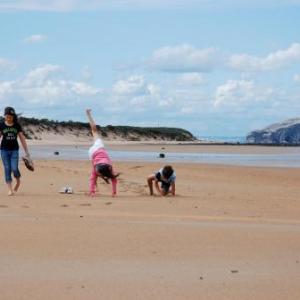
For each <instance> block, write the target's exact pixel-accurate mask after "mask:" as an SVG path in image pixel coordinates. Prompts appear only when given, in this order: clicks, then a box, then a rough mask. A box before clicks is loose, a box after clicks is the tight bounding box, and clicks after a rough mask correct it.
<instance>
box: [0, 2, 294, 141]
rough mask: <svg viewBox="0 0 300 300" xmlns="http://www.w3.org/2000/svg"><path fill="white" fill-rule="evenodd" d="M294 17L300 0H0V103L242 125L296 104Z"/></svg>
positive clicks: (207, 125) (156, 121)
mask: <svg viewBox="0 0 300 300" xmlns="http://www.w3.org/2000/svg"><path fill="white" fill-rule="evenodd" d="M216 3H217V4H216ZM299 28H300V0H299V1H298V0H294V1H293V0H291V1H289V0H285V1H283V0H282V1H276V4H274V3H273V1H270V0H265V1H264V0H261V1H257V0H252V1H235V0H231V1H230V0H229V1H227V0H223V1H222V0H221V1H210V0H205V1H204V0H203V1H201V0H198V1H196V0H185V1H181V0H173V1H171V0H160V1H158V0H157V1H155V0H152V1H148V0H140V1H137V0H127V1H118V0H111V1H105V0H102V1H99V0H90V1H81V0H77V1H76V0H60V1H39V0H35V1H34V0H31V1H29V0H24V1H18V0H16V1H12V0H11V1H10V0H6V1H1V0H0V107H3V108H4V107H5V106H6V105H11V106H14V107H15V108H16V110H17V111H19V112H23V114H24V115H25V116H34V117H46V118H50V119H57V120H70V119H72V120H80V121H84V120H85V116H84V109H85V108H86V107H91V108H92V109H93V110H94V113H95V117H96V120H97V122H98V123H99V124H103V125H107V124H115V125H125V124H126V125H138V126H158V125H159V126H176V127H182V128H186V129H188V130H190V131H192V132H193V133H194V134H195V135H197V136H211V135H215V136H236V135H246V134H247V133H248V132H249V131H251V130H253V129H257V128H261V127H264V126H266V125H269V124H270V123H273V122H278V121H281V120H284V119H287V118H292V117H298V116H299V108H300V101H299V96H300V93H299V92H300V38H299Z"/></svg>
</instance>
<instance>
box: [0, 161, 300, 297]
mask: <svg viewBox="0 0 300 300" xmlns="http://www.w3.org/2000/svg"><path fill="white" fill-rule="evenodd" d="M159 167H160V165H159V164H158V163H144V162H138V163H135V162H126V163H124V162H123V163H119V162H117V163H116V164H115V168H116V169H117V170H119V171H121V172H122V175H121V177H120V180H119V186H118V189H119V195H118V197H116V198H112V197H111V196H110V191H111V189H110V188H111V187H110V186H109V185H106V184H105V183H103V182H99V185H98V188H99V193H98V195H97V197H96V198H90V197H88V196H86V192H87V187H88V177H89V170H90V163H89V162H88V161H76V162H72V161H59V162H58V161H43V160H42V161H37V162H36V171H35V172H34V173H30V172H29V171H27V170H24V167H23V166H22V165H21V168H22V174H23V178H22V180H23V186H22V187H21V189H20V191H19V192H18V193H17V194H16V195H14V196H13V197H8V196H6V190H5V185H4V184H3V182H1V184H0V238H1V247H0V266H1V268H0V292H1V299H4V300H6V299H18V300H19V299H21V300H23V299H26V300H27V299H46V300H47V299H216V300H222V299H239V300H240V299H249V300H250V299H264V300H267V299H270V300H271V299H272V300H274V299H275V300H276V299H278V300H279V299H280V300H282V299H295V300H296V299H299V297H300V286H299V281H300V188H299V182H300V171H299V169H288V168H258V167H231V166H221V165H220V166H214V165H202V164H180V163H176V164H174V167H175V169H176V173H177V177H178V179H177V185H176V188H177V196H176V197H165V198H161V197H150V196H148V190H147V186H146V182H145V180H146V177H147V175H148V174H150V173H151V172H152V171H154V170H157V169H158V168H159ZM0 176H1V178H3V171H2V169H1V171H0ZM65 185H71V186H72V187H73V188H74V191H75V193H74V194H73V195H67V194H59V193H58V191H59V190H60V188H61V187H62V186H65Z"/></svg>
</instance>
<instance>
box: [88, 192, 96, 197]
mask: <svg viewBox="0 0 300 300" xmlns="http://www.w3.org/2000/svg"><path fill="white" fill-rule="evenodd" d="M88 196H90V197H96V193H95V192H89V194H88Z"/></svg>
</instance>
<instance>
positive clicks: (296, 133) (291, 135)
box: [247, 118, 300, 145]
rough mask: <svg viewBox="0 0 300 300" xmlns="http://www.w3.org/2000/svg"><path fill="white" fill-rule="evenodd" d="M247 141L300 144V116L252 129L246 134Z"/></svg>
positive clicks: (254, 142)
mask: <svg viewBox="0 0 300 300" xmlns="http://www.w3.org/2000/svg"><path fill="white" fill-rule="evenodd" d="M247 143H253V144H277V145H298V144H300V118H295V119H289V120H286V121H284V122H282V123H276V124H272V125H270V126H268V127H266V128H264V129H262V130H255V131H252V132H250V133H249V134H248V135H247Z"/></svg>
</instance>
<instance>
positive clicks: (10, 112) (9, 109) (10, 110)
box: [4, 106, 19, 124]
mask: <svg viewBox="0 0 300 300" xmlns="http://www.w3.org/2000/svg"><path fill="white" fill-rule="evenodd" d="M5 115H10V116H13V121H14V123H15V124H16V123H18V122H19V120H18V115H17V114H16V111H15V109H14V108H13V107H10V106H7V107H5V109H4V116H5Z"/></svg>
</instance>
